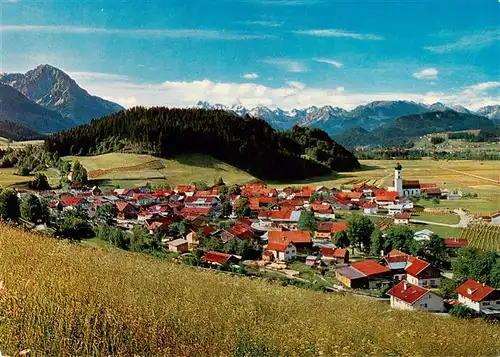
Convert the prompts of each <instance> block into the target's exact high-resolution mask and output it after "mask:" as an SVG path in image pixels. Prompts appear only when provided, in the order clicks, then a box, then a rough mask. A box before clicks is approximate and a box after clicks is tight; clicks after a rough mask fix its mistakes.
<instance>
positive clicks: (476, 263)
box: [452, 247, 500, 287]
mask: <svg viewBox="0 0 500 357" xmlns="http://www.w3.org/2000/svg"><path fill="white" fill-rule="evenodd" d="M499 261H500V256H499V255H498V253H497V252H495V251H491V252H484V253H481V252H479V251H478V250H477V249H476V248H474V247H462V248H460V249H459V250H458V255H457V258H456V259H455V260H454V261H453V263H452V268H453V275H454V277H455V279H456V280H457V281H460V282H463V281H465V280H466V279H473V280H477V281H480V282H482V283H485V284H488V285H492V286H495V287H500V284H499V282H500V281H499V280H500V279H499V273H500V263H499Z"/></svg>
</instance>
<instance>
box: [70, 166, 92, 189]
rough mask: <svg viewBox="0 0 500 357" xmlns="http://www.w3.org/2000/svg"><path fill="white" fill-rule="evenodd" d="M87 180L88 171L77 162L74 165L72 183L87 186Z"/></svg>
mask: <svg viewBox="0 0 500 357" xmlns="http://www.w3.org/2000/svg"><path fill="white" fill-rule="evenodd" d="M87 180H88V177H87V170H86V169H85V167H83V165H82V164H81V163H80V161H75V163H74V164H73V177H72V180H71V181H73V183H77V184H85V183H87Z"/></svg>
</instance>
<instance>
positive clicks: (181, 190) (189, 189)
mask: <svg viewBox="0 0 500 357" xmlns="http://www.w3.org/2000/svg"><path fill="white" fill-rule="evenodd" d="M174 192H175V193H177V194H184V195H185V196H186V197H191V196H194V194H195V192H196V186H194V185H189V186H183V185H179V186H177V187H176V188H175V189H174Z"/></svg>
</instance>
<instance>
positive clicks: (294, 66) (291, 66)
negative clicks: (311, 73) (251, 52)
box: [261, 58, 307, 72]
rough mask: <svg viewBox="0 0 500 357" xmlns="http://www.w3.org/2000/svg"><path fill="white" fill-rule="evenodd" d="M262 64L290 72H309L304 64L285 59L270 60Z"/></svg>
mask: <svg viewBox="0 0 500 357" xmlns="http://www.w3.org/2000/svg"><path fill="white" fill-rule="evenodd" d="M261 62H264V63H267V64H271V65H274V66H277V67H280V68H282V69H284V70H286V71H288V72H305V71H307V68H306V66H304V64H303V63H301V62H298V61H293V60H287V59H284V58H269V59H265V60H262V61H261Z"/></svg>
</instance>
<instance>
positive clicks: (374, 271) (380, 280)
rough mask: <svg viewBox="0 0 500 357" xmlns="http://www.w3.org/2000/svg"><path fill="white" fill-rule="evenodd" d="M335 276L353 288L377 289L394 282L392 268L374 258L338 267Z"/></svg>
mask: <svg viewBox="0 0 500 357" xmlns="http://www.w3.org/2000/svg"><path fill="white" fill-rule="evenodd" d="M335 276H336V278H337V279H338V280H339V281H340V282H341V283H342V284H344V285H345V286H348V287H350V288H351V289H363V288H368V289H376V288H379V287H381V286H384V285H389V284H390V283H391V282H392V276H391V269H389V268H388V267H385V266H383V265H381V264H379V263H377V262H376V261H373V260H363V261H360V262H355V263H352V264H351V265H349V266H347V267H344V268H340V269H337V271H336V272H335Z"/></svg>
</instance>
